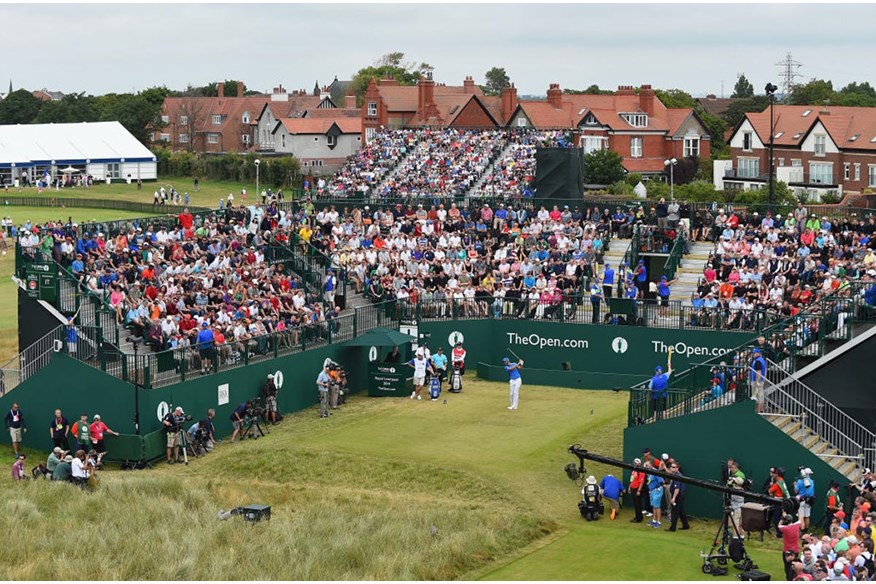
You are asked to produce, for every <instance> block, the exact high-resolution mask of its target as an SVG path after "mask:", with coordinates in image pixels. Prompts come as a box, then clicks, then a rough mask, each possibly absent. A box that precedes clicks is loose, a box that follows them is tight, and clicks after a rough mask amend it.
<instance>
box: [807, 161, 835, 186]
mask: <svg viewBox="0 0 876 584" xmlns="http://www.w3.org/2000/svg"><path fill="white" fill-rule="evenodd" d="M809 182H810V183H812V184H819V185H831V184H833V163H832V162H810V163H809Z"/></svg>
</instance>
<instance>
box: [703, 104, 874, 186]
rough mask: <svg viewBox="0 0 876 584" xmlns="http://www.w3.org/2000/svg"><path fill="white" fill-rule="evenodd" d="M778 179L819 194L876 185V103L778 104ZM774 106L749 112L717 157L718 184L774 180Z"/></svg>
mask: <svg viewBox="0 0 876 584" xmlns="http://www.w3.org/2000/svg"><path fill="white" fill-rule="evenodd" d="M774 119H775V127H774V134H773V158H774V163H775V169H776V180H780V181H784V182H785V183H787V184H788V186H789V187H791V188H792V190H794V191H797V192H800V191H807V192H808V193H809V194H810V195H811V196H815V197H819V196H820V195H821V194H824V193H826V192H829V191H836V192H837V194H840V195H841V194H842V193H843V192H844V191H846V190H849V191H857V192H861V191H863V190H865V189H876V108H867V107H839V106H810V105H775V106H774ZM769 142H770V110H769V108H767V109H765V110H764V111H762V112H759V113H748V114H746V115H745V117H744V118H743V119H742V121H741V122H740V123H739V125H738V126H737V127H736V128H734V130H733V132H732V133H731V135H730V139H729V141H728V143H729V145H730V160H717V161H715V174H714V176H715V179H714V180H715V187H716V188H719V189H750V188H758V187H760V186H762V185H764V184H766V183H767V182H768V180H769Z"/></svg>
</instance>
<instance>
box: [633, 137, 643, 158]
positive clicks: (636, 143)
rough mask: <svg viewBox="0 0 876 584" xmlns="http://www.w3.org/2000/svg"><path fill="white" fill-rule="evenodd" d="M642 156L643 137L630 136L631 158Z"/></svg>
mask: <svg viewBox="0 0 876 584" xmlns="http://www.w3.org/2000/svg"><path fill="white" fill-rule="evenodd" d="M641 157H642V137H641V136H633V137H631V138H630V158H641Z"/></svg>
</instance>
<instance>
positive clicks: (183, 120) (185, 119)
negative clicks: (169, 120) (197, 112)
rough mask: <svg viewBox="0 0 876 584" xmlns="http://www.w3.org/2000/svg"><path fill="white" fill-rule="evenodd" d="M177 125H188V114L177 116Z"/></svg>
mask: <svg viewBox="0 0 876 584" xmlns="http://www.w3.org/2000/svg"><path fill="white" fill-rule="evenodd" d="M179 125H180V126H188V125H189V116H180V117H179Z"/></svg>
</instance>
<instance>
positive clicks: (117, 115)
mask: <svg viewBox="0 0 876 584" xmlns="http://www.w3.org/2000/svg"><path fill="white" fill-rule="evenodd" d="M98 110H99V111H100V118H99V119H100V120H102V121H118V122H119V123H120V124H122V125H123V126H124V127H125V129H126V130H128V131H129V132H130V133H131V134H133V135H134V137H135V138H137V139H138V140H140V141H141V142H144V143H145V142H148V140H149V136H148V130H147V128H148V127H150V126H151V127H158V126H159V124H160V117H159V116H160V111H161V104H158V105H155V104H154V103H151V102H150V100H149V99H147V97H146V96H144V95H143V94H139V93H138V94H136V95H135V94H132V93H108V94H106V95H102V96H100V97H99V98H98Z"/></svg>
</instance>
